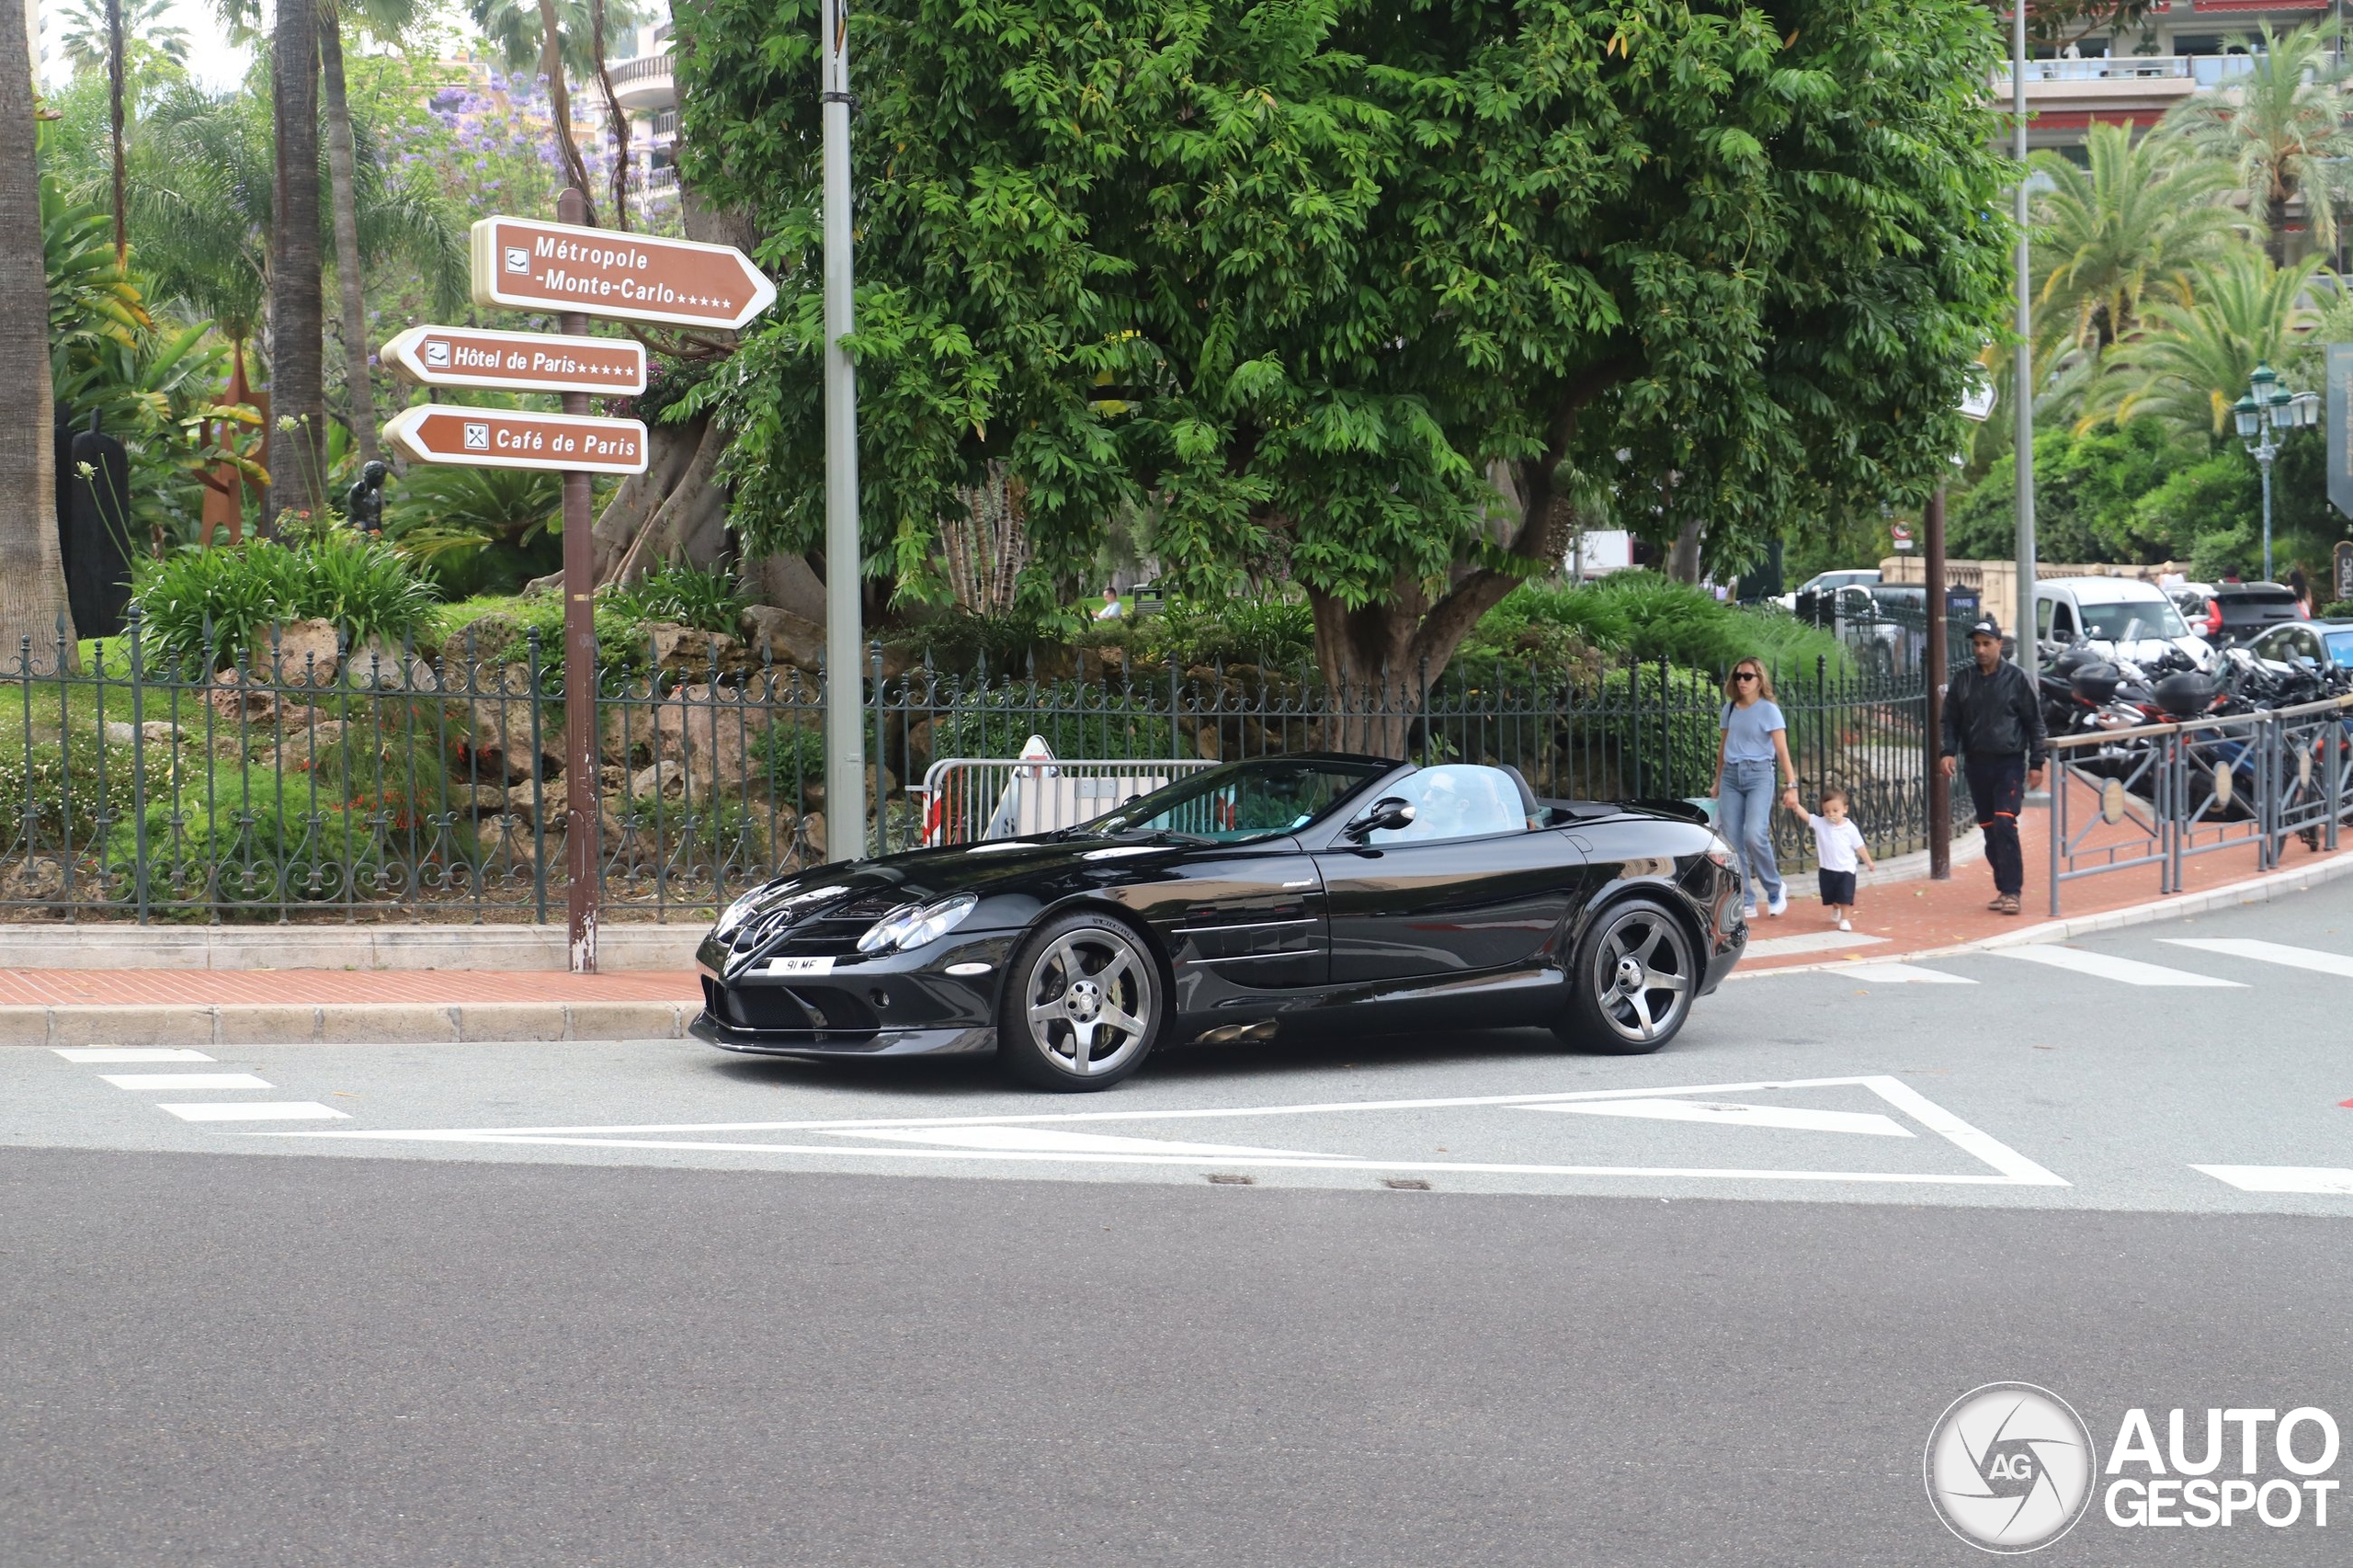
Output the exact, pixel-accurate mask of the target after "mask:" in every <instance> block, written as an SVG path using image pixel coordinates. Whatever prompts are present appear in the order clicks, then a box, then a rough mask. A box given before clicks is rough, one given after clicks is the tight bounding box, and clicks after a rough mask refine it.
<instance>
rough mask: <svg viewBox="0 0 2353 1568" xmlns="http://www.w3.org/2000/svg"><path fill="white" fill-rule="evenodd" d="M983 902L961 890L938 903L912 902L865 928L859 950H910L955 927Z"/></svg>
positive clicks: (974, 895) (976, 894)
mask: <svg viewBox="0 0 2353 1568" xmlns="http://www.w3.org/2000/svg"><path fill="white" fill-rule="evenodd" d="M980 902H981V899H980V895H979V894H978V893H969V892H960V893H957V894H956V895H955V896H953V897H952V898H943V899H941V900H940V901H939V902H938V903H911V904H909V905H907V906H906V907H905V908H904V909H894V910H892V912H891V913H890V914H888V915H884V916H883V917H882V918H881V919H880V920H877V921H876V922H875V923H874V924H873V925H871V926H868V927H867V928H866V935H865V936H863V937H859V938H858V951H859V952H861V953H893V952H895V953H904V952H911V951H913V950H914V949H916V948H920V947H922V946H924V945H925V944H926V943H927V942H936V941H938V940H939V938H940V937H945V936H946V935H948V933H949V932H950V931H953V930H954V929H956V927H957V926H958V925H959V924H960V923H961V921H962V920H963V918H964V916H966V915H970V914H972V911H973V909H974V908H975V907H977V906H978V905H979V903H980Z"/></svg>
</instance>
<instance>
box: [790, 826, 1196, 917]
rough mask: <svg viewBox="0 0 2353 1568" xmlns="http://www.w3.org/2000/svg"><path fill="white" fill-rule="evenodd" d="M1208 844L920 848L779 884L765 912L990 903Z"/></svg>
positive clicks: (1022, 842) (1003, 841)
mask: <svg viewBox="0 0 2353 1568" xmlns="http://www.w3.org/2000/svg"><path fill="white" fill-rule="evenodd" d="M1200 847H1202V846H1200V845H1199V844H1196V843H1193V842H1192V841H1190V840H1187V839H1180V838H1174V837H1169V838H1142V839H1133V840H1117V839H1105V838H1086V837H1070V838H998V839H988V840H985V841H983V842H982V843H979V844H951V845H947V846H941V847H939V848H935V849H912V850H908V851H906V852H904V853H903V854H898V855H886V856H883V857H881V858H879V859H873V860H847V861H837V862H835V864H833V865H830V866H819V867H817V868H815V869H812V870H809V871H804V872H802V873H801V874H800V875H798V876H795V877H790V878H787V879H785V880H784V881H780V882H777V883H774V884H772V888H773V892H772V895H771V897H770V899H768V900H765V901H763V907H766V906H767V904H769V903H774V902H775V901H777V900H780V899H784V898H797V897H800V896H801V895H804V894H808V893H813V892H819V891H821V890H824V889H827V888H840V889H842V890H843V892H844V896H845V897H847V898H849V899H852V900H855V901H856V902H857V903H858V904H861V905H865V904H870V903H875V901H877V900H885V901H887V902H886V903H884V905H883V907H896V906H897V905H899V904H902V903H929V902H931V901H932V900H934V899H938V898H947V897H949V896H950V895H952V894H955V893H960V892H971V893H978V894H980V895H982V896H983V897H986V896H987V895H989V894H991V893H995V892H1020V891H1029V890H1033V889H1040V888H1043V887H1046V886H1050V885H1060V884H1063V883H1068V882H1072V881H1077V882H1088V881H1105V880H1108V877H1109V874H1110V873H1112V872H1113V871H1114V869H1118V870H1119V871H1122V872H1127V871H1132V870H1135V869H1142V868H1143V867H1146V866H1149V865H1150V864H1152V863H1153V862H1154V860H1155V859H1165V858H1169V857H1172V856H1176V855H1181V854H1183V853H1184V852H1185V851H1187V850H1188V849H1198V848H1200Z"/></svg>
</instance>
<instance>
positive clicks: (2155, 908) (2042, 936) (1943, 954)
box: [1725, 853, 2353, 980]
mask: <svg viewBox="0 0 2353 1568" xmlns="http://www.w3.org/2000/svg"><path fill="white" fill-rule="evenodd" d="M2348 875H2353V853H2347V854H2342V855H2336V856H2332V857H2330V858H2328V859H2325V860H2315V861H2312V862H2310V863H2308V864H2306V865H2303V866H2300V867H2298V868H2297V869H2294V870H2292V871H2267V872H2265V873H2264V874H2263V875H2262V876H2259V877H2251V878H2249V879H2247V880H2246V881H2243V882H2231V883H2228V884H2226V885H2224V886H2222V887H2219V888H2209V889H2207V890H2206V891H2204V892H2186V893H2176V894H2175V895H2173V896H2172V897H2171V898H2160V899H2155V900H2153V901H2151V902H2150V903H2132V904H2127V905H2125V906H2124V907H2123V908H2122V909H2105V910H2102V911H2100V912H2099V913H2098V914H2097V915H2069V916H2064V917H2062V918H2060V919H2057V920H2046V921H2043V922H2041V923H2040V925H2035V926H2020V927H2018V929H2017V930H2015V931H2005V932H2003V933H2002V934H2001V935H1999V936H1997V937H1979V938H1977V939H1976V940H1975V941H1973V942H1954V943H1951V944H1949V945H1947V946H1945V947H1941V948H1908V949H1904V950H1902V951H1899V952H1889V951H1886V950H1885V949H1881V948H1870V949H1864V950H1862V951H1859V952H1855V953H1852V954H1850V955H1848V956H1847V957H1846V958H1841V959H1832V960H1826V961H1824V962H1822V963H1793V964H1784V965H1780V966H1778V967H1776V968H1773V969H1752V970H1746V971H1742V970H1737V969H1736V970H1734V971H1733V972H1732V973H1731V974H1730V975H1728V976H1726V977H1725V978H1726V979H1728V980H1762V979H1764V978H1766V977H1767V976H1768V975H1776V974H1820V973H1823V972H1824V971H1829V970H1843V969H1851V968H1852V967H1854V966H1855V965H1856V964H1859V963H1909V962H1910V961H1912V960H1914V959H1941V958H1950V957H1952V956H1954V955H1955V954H1957V953H1987V952H1995V951H1998V950H2000V949H2003V948H2015V947H2020V946H2023V945H2026V944H2028V943H2032V942H2066V941H2072V940H2074V939H2075V937H2088V936H2092V935H2094V934H2095V933H2097V932H2101V931H2118V930H2122V929H2124V928H2125V927H2127V926H2147V925H2152V924H2154V922H2156V921H2159V920H2174V919H2178V918H2180V917H2181V916H2183V915H2203V914H2205V913H2206V912H2207V911H2209V910H2213V909H2236V908H2238V907H2240V906H2241V905H2243V904H2249V903H2270V902H2271V901H2272V900H2273V899H2275V898H2279V897H2280V896H2282V895H2283V894H2287V893H2291V892H2303V891H2304V890H2305V889H2307V888H2312V887H2318V886H2319V885H2320V884H2322V883H2323V882H2333V881H2336V880H2337V879H2339V878H2341V877H2345V876H2348Z"/></svg>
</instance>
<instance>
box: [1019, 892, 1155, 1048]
mask: <svg viewBox="0 0 2353 1568" xmlns="http://www.w3.org/2000/svg"><path fill="white" fill-rule="evenodd" d="M1164 1012H1165V1006H1164V1005H1163V1001H1162V988H1161V983H1160V968H1159V965H1158V964H1157V963H1156V962H1155V961H1154V959H1153V956H1152V954H1151V953H1150V952H1149V951H1148V950H1146V949H1145V947H1144V944H1143V940H1142V937H1139V936H1137V934H1136V933H1135V932H1134V931H1133V930H1132V929H1131V928H1130V927H1129V926H1125V925H1122V924H1121V923H1120V922H1119V921H1117V920H1115V919H1112V918H1110V917H1108V916H1106V915H1064V916H1063V917H1062V918H1061V919H1059V920H1052V921H1049V922H1048V923H1047V924H1046V925H1045V926H1041V927H1040V929H1038V930H1037V931H1035V932H1033V933H1031V935H1030V937H1029V940H1028V941H1026V942H1024V943H1023V944H1022V945H1021V950H1020V951H1019V952H1018V953H1017V954H1016V955H1015V957H1014V960H1013V962H1012V964H1011V965H1010V966H1009V967H1008V968H1007V969H1006V978H1005V991H1004V994H1003V995H1002V997H1001V998H1000V999H999V1002H998V1005H997V1031H996V1038H997V1060H998V1061H1000V1062H1003V1063H1005V1065H1006V1069H1007V1070H1008V1071H1009V1072H1011V1073H1012V1074H1014V1075H1015V1076H1016V1077H1018V1078H1020V1079H1021V1080H1022V1081H1023V1082H1025V1083H1029V1084H1034V1085H1038V1086H1039V1087H1040V1088H1048V1089H1103V1088H1108V1087H1109V1086H1110V1085H1113V1084H1116V1083H1118V1082H1119V1081H1120V1079H1122V1078H1124V1077H1126V1076H1127V1075H1128V1074H1131V1073H1132V1072H1134V1071H1135V1070H1136V1068H1137V1067H1139V1066H1141V1065H1142V1062H1143V1059H1144V1057H1145V1056H1146V1055H1148V1054H1149V1053H1150V1052H1151V1051H1152V1047H1153V1042H1154V1040H1155V1039H1156V1038H1157V1037H1158V1036H1159V1033H1160V1026H1161V1018H1162V1015H1163V1013H1164Z"/></svg>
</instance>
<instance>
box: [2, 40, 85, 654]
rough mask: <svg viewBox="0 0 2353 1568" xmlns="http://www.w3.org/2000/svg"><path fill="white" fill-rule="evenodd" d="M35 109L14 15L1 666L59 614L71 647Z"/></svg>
mask: <svg viewBox="0 0 2353 1568" xmlns="http://www.w3.org/2000/svg"><path fill="white" fill-rule="evenodd" d="M36 108H37V106H36V104H35V102H34V98H33V51H32V43H31V40H29V39H28V38H27V37H26V34H25V29H24V28H22V27H20V26H18V25H17V21H16V18H14V17H10V18H9V20H8V22H7V25H6V26H0V430H5V431H6V432H7V433H8V438H7V439H6V440H5V441H0V663H6V661H7V660H8V659H9V658H10V657H11V656H12V651H13V650H14V649H16V648H17V646H18V640H19V639H20V638H24V639H30V640H31V643H32V646H33V647H35V648H37V649H47V648H50V647H51V646H52V644H51V641H50V639H51V637H53V636H55V635H56V634H57V627H58V625H59V623H60V622H61V620H63V622H64V624H65V638H66V647H67V648H68V649H71V648H72V647H73V646H74V642H73V638H74V631H73V626H72V617H71V614H70V612H69V611H68V610H67V609H66V608H65V572H64V568H63V565H62V563H61V562H60V560H59V556H58V549H57V473H56V468H55V464H56V446H55V443H54V442H53V441H52V440H51V436H50V430H51V423H52V421H53V419H54V409H53V406H52V403H51V391H50V365H49V267H48V262H47V259H46V257H45V256H44V254H43V251H42V248H41V221H40V157H39V155H38V151H37V148H36V145H35V131H34V126H35V124H36V123H37V122H36V120H35V119H34V114H35V110H36Z"/></svg>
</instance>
